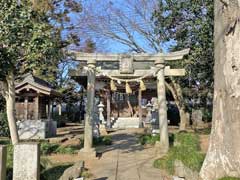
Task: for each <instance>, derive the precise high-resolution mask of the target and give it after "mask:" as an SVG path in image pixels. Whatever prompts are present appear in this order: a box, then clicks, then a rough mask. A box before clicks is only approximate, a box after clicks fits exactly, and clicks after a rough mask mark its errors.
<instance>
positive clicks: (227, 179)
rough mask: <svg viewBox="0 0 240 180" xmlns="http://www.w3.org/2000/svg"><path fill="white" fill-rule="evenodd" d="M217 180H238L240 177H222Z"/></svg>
mask: <svg viewBox="0 0 240 180" xmlns="http://www.w3.org/2000/svg"><path fill="white" fill-rule="evenodd" d="M219 180H240V178H235V177H224V178H221V179H219Z"/></svg>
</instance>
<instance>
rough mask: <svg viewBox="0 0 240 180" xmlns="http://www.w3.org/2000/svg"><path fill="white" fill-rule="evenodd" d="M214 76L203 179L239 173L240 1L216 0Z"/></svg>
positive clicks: (235, 175)
mask: <svg viewBox="0 0 240 180" xmlns="http://www.w3.org/2000/svg"><path fill="white" fill-rule="evenodd" d="M214 33H215V36H214V38H215V39H214V41H215V69H214V70H215V73H214V74H215V77H214V81H215V82H214V102H213V122H212V132H211V137H210V146H209V149H208V152H207V156H206V158H205V161H204V163H203V166H202V169H201V172H200V175H201V177H202V178H203V179H204V180H215V179H219V178H221V177H224V176H233V177H240V155H239V153H240V141H239V139H240V131H239V130H240V121H239V120H240V119H239V117H240V110H239V109H240V104H239V102H240V83H239V82H240V72H239V71H240V1H239V0H228V1H226V0H221V1H220V0H215V32H214Z"/></svg>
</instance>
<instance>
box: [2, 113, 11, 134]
mask: <svg viewBox="0 0 240 180" xmlns="http://www.w3.org/2000/svg"><path fill="white" fill-rule="evenodd" d="M0 127H1V128H0V136H3V137H10V131H9V128H8V120H7V114H6V113H0Z"/></svg>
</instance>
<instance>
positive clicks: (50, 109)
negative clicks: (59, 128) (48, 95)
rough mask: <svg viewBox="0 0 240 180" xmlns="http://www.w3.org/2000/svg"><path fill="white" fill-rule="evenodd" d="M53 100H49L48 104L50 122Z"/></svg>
mask: <svg viewBox="0 0 240 180" xmlns="http://www.w3.org/2000/svg"><path fill="white" fill-rule="evenodd" d="M52 107H53V106H52V100H51V99H49V102H48V120H51V119H52Z"/></svg>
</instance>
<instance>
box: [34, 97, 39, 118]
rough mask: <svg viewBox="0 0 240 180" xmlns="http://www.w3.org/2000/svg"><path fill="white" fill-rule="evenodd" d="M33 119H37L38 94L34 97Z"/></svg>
mask: <svg viewBox="0 0 240 180" xmlns="http://www.w3.org/2000/svg"><path fill="white" fill-rule="evenodd" d="M34 106H35V107H34V119H35V120H39V94H37V96H36V97H35V98H34Z"/></svg>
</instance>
